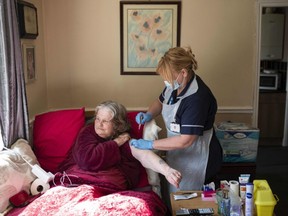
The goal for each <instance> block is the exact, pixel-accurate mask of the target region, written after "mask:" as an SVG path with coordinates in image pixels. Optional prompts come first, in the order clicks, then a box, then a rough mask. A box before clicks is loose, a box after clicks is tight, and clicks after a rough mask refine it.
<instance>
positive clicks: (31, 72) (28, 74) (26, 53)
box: [22, 44, 36, 83]
mask: <svg viewBox="0 0 288 216" xmlns="http://www.w3.org/2000/svg"><path fill="white" fill-rule="evenodd" d="M22 49H23V68H24V76H25V83H30V82H33V81H35V80H36V67H35V56H36V53H35V46H34V45H32V44H23V45H22Z"/></svg>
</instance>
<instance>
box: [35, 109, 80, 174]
mask: <svg viewBox="0 0 288 216" xmlns="http://www.w3.org/2000/svg"><path fill="white" fill-rule="evenodd" d="M84 124H85V109H84V108H81V109H69V110H59V111H52V112H47V113H44V114H40V115H37V116H36V117H35V121H34V126H33V145H34V152H35V155H36V157H37V159H38V161H39V163H40V165H41V167H42V168H43V169H44V170H46V171H50V172H51V173H56V172H57V171H58V169H57V168H58V165H59V164H60V163H61V162H62V161H63V160H64V159H65V157H66V154H67V153H68V151H69V149H70V147H71V146H72V145H73V143H74V141H75V139H76V137H77V135H78V133H79V131H80V129H81V128H82V127H83V126H84Z"/></svg>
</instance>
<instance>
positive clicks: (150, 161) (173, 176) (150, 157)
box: [130, 146, 181, 188]
mask: <svg viewBox="0 0 288 216" xmlns="http://www.w3.org/2000/svg"><path fill="white" fill-rule="evenodd" d="M130 148H131V152H132V154H133V156H134V157H135V158H136V159H137V160H139V161H140V162H141V164H142V165H143V166H144V167H146V168H149V169H152V170H153V171H155V172H158V173H161V174H162V175H164V176H165V177H166V179H167V181H168V182H169V183H170V184H172V185H174V186H175V187H177V188H178V187H179V183H180V181H181V173H180V172H179V171H178V170H175V169H173V168H171V167H170V166H169V165H168V164H167V163H166V162H165V161H164V160H163V159H162V158H160V157H159V156H158V155H157V154H155V153H154V152H153V151H151V150H141V149H137V148H135V147H134V146H130Z"/></svg>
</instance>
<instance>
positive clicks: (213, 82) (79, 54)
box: [27, 0, 256, 123]
mask: <svg viewBox="0 0 288 216" xmlns="http://www.w3.org/2000/svg"><path fill="white" fill-rule="evenodd" d="M31 1H32V0H31ZM33 2H36V6H39V7H42V9H43V11H42V10H41V8H40V10H39V12H40V14H39V15H40V18H41V19H40V21H41V22H40V23H39V25H40V26H39V27H40V30H41V32H40V33H41V34H40V35H39V37H38V38H37V40H36V42H35V43H38V40H39V43H41V42H43V43H44V44H45V55H44V54H43V56H42V52H41V56H39V57H38V56H37V58H40V59H41V62H38V60H39V59H36V61H37V65H36V69H37V74H38V75H39V78H40V77H41V79H38V80H37V81H36V82H35V83H33V84H30V85H29V86H27V95H28V103H29V112H30V113H31V116H33V115H34V114H36V113H39V112H42V111H43V108H42V105H41V106H40V105H39V101H38V98H39V97H41V102H40V103H41V104H42V103H43V105H44V104H45V103H44V101H45V99H46V98H47V109H59V108H65V107H82V106H84V107H86V108H87V109H93V108H94V107H95V105H96V104H97V103H99V102H101V101H103V100H107V99H113V100H117V101H119V102H121V103H123V104H124V105H125V106H126V107H128V109H134V110H137V109H146V108H147V107H148V105H149V104H150V103H151V102H152V101H153V100H154V99H155V98H157V97H158V95H159V94H160V92H161V90H162V88H163V86H164V84H163V81H162V79H161V78H160V77H159V76H132V75H120V27H119V26H120V22H119V16H120V15H119V0H110V1H106V0H97V1H94V0H85V1H80V0H49V1H43V0H34V1H33ZM255 2H256V0H254V1H251V0H241V1H226V0H217V1H208V0H183V1H182V18H181V19H182V22H181V46H187V45H190V46H191V47H192V49H193V51H194V53H195V54H196V58H197V59H198V63H199V70H198V71H197V73H198V75H200V76H201V77H202V78H203V79H204V81H205V82H206V83H207V84H208V85H209V86H210V88H211V90H212V91H213V92H214V94H215V96H216V98H217V100H218V105H219V113H218V115H217V120H218V121H220V120H232V121H233V120H234V119H236V120H237V119H239V120H242V121H245V122H248V123H251V122H252V118H253V116H254V113H253V99H254V98H253V96H254V84H255V79H256V75H255V71H256V69H255V65H256V63H255V61H256V59H255V58H256V38H255V37H256V36H255V35H256V15H255V14H256V10H255ZM41 16H42V17H41ZM42 28H43V29H42ZM42 39H44V40H43V41H42ZM40 47H42V45H40ZM39 49H41V51H42V48H39ZM39 67H41V68H40V69H39ZM45 74H46V76H47V80H45ZM45 81H47V97H46V95H45V94H46V92H45V85H46V83H45ZM42 100H43V102H42Z"/></svg>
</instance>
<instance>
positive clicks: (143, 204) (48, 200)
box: [0, 108, 170, 216]
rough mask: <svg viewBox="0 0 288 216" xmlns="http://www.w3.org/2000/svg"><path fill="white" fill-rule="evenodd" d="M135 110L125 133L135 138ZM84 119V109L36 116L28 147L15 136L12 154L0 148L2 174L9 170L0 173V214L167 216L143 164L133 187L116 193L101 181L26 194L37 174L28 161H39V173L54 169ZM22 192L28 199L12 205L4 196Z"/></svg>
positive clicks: (83, 122) (140, 133)
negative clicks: (15, 140) (128, 130)
mask: <svg viewBox="0 0 288 216" xmlns="http://www.w3.org/2000/svg"><path fill="white" fill-rule="evenodd" d="M136 114H137V112H128V118H129V120H130V122H131V126H132V130H131V136H132V137H133V138H140V137H141V136H142V132H143V131H142V128H141V129H140V130H138V125H137V123H136V122H135V120H134V119H135V115H136ZM90 122H91V120H90ZM87 123H89V119H87V112H86V115H85V109H84V108H80V109H69V110H58V111H53V112H48V113H43V114H40V115H38V116H36V117H35V121H34V123H33V145H32V146H33V151H32V148H31V147H30V145H28V142H27V141H26V140H23V139H19V140H18V141H17V142H16V143H15V144H13V146H12V147H11V149H13V152H11V151H4V152H3V151H2V152H1V155H0V162H1V160H4V161H5V163H2V162H1V163H0V164H1V167H0V169H1V170H2V171H3V170H5V172H6V171H7V170H9V172H8V174H6V177H5V176H4V174H3V172H1V173H2V174H0V193H2V194H4V193H3V192H5V194H4V195H5V196H1V198H0V208H1V209H0V210H1V212H3V214H5V215H10V216H14V215H59V216H60V215H61V216H63V215H65V216H67V215H170V213H169V210H168V208H167V207H166V205H165V204H164V202H163V201H162V199H161V197H160V194H157V193H156V192H155V191H154V190H153V189H152V188H153V187H154V186H155V187H159V185H153V182H151V181H149V178H148V177H149V176H147V172H146V169H145V168H144V167H141V171H140V182H139V184H138V186H137V187H136V188H133V189H131V190H125V191H117V190H114V189H113V187H111V185H105V184H102V185H94V184H81V185H80V186H73V185H65V184H53V181H50V183H49V188H47V190H45V191H43V193H40V192H39V193H38V194H35V193H33V195H32V194H30V192H31V191H30V186H31V184H32V183H33V181H35V179H37V177H36V176H35V175H34V174H33V173H31V167H30V166H29V164H28V163H30V164H39V165H40V166H41V167H42V168H43V169H44V170H45V171H47V172H51V173H53V174H55V173H57V172H58V170H57V167H58V165H59V164H60V163H61V162H62V161H63V160H64V159H65V157H66V155H67V153H68V151H69V149H70V147H71V146H72V144H73V142H74V140H75V138H76V136H77V133H78V132H79V130H80V129H81V128H82V127H83V126H84V125H85V124H87ZM15 152H17V153H15ZM19 155H22V158H24V159H25V160H26V162H25V161H24V160H23V159H22V158H21V157H19ZM3 158H4V159H3ZM27 162H28V163H27ZM11 164H12V165H13V166H11ZM11 167H12V168H11ZM5 172H4V173H5ZM11 179H13V181H11ZM11 188H12V189H11ZM22 191H26V192H27V193H29V197H26V199H25V200H24V201H23V202H22V203H20V204H19V205H18V206H17V207H16V206H15V204H14V206H13V205H11V202H9V198H11V197H13V195H14V194H19V192H20V193H21V192H22ZM10 201H11V199H10Z"/></svg>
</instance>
